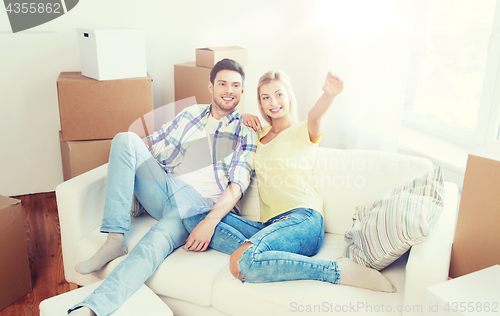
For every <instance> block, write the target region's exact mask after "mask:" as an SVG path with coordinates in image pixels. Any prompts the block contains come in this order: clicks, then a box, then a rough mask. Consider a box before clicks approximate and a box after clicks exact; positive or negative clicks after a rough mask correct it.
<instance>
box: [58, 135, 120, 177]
mask: <svg viewBox="0 0 500 316" xmlns="http://www.w3.org/2000/svg"><path fill="white" fill-rule="evenodd" d="M59 139H60V143H61V160H62V166H63V177H64V181H67V180H69V179H71V178H74V177H76V176H78V175H81V174H82V173H85V172H87V171H89V170H92V169H94V168H97V167H99V166H102V165H103V164H105V163H107V162H108V159H109V150H110V149H111V139H102V140H73V141H64V140H63V139H62V134H61V132H59Z"/></svg>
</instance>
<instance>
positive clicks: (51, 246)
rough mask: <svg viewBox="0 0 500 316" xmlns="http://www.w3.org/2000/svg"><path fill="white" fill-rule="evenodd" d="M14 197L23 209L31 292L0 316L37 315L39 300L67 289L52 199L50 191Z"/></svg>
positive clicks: (57, 219) (57, 221) (54, 203)
mask: <svg viewBox="0 0 500 316" xmlns="http://www.w3.org/2000/svg"><path fill="white" fill-rule="evenodd" d="M14 198H16V199H19V200H21V203H22V206H23V213H24V227H25V229H26V241H27V247H28V256H29V260H30V270H31V282H32V285H33V292H31V293H30V294H28V295H26V296H25V297H23V298H22V299H20V300H18V301H17V302H15V303H14V304H12V305H10V306H9V307H7V308H5V309H3V310H2V311H0V315H1V316H31V315H36V316H38V315H40V310H39V309H38V305H40V302H41V301H43V300H44V299H46V298H49V297H52V296H55V295H58V294H62V293H65V292H68V291H69V290H70V286H69V283H67V282H66V281H65V280H64V272H63V261H62V251H61V235H60V230H59V217H58V215H57V205H56V196H55V193H54V192H50V193H39V194H30V195H23V196H18V197H14Z"/></svg>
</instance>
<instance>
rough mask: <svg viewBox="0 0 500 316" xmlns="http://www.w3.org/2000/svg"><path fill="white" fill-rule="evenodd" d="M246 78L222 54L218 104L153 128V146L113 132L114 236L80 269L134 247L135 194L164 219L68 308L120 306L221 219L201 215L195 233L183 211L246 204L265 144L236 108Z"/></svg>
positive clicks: (104, 310)
mask: <svg viewBox="0 0 500 316" xmlns="http://www.w3.org/2000/svg"><path fill="white" fill-rule="evenodd" d="M244 78H245V74H244V72H243V69H242V67H241V66H240V65H239V64H238V63H237V62H235V61H233V60H230V59H224V60H221V61H220V62H218V63H217V64H216V65H215V66H214V67H213V68H212V71H211V73H210V83H209V85H208V89H209V90H210V93H211V94H212V104H211V105H193V106H191V107H189V108H187V109H185V110H184V111H182V112H181V113H179V114H178V115H177V116H176V117H175V119H174V120H173V121H172V122H169V123H167V124H165V125H164V126H163V127H162V128H161V129H160V130H159V131H157V132H155V133H153V134H152V135H150V136H148V139H149V141H150V143H151V144H150V146H149V148H148V147H147V146H146V145H145V143H144V142H143V141H142V140H141V139H140V138H139V136H137V135H136V134H133V133H120V134H118V135H117V136H116V137H115V138H114V139H113V141H112V145H111V152H110V158H109V164H108V183H107V191H106V202H105V206H104V217H103V221H102V226H101V232H104V233H108V237H107V240H106V242H105V243H104V245H103V246H102V247H101V248H100V249H99V250H98V251H97V253H96V254H95V255H94V256H93V257H92V258H90V259H89V260H87V261H84V262H81V263H79V264H78V265H77V266H76V270H77V271H78V272H79V273H82V274H87V273H91V272H94V271H96V270H99V269H101V268H102V267H103V266H104V265H105V264H106V263H107V262H109V261H111V260H113V259H115V258H117V257H119V256H121V255H124V254H125V253H126V249H125V245H124V242H123V237H124V234H125V233H126V232H127V231H128V228H129V224H130V209H131V204H132V200H133V196H134V194H135V197H136V198H137V202H139V203H140V204H139V203H134V204H135V206H136V207H135V211H136V210H137V209H145V210H146V211H147V212H148V213H149V214H150V215H151V216H152V217H154V218H155V219H157V220H158V223H156V224H155V225H154V226H153V227H151V229H150V230H149V232H148V233H147V234H146V235H145V236H144V237H143V238H142V239H141V241H140V242H139V243H138V244H137V245H136V246H135V247H134V249H132V251H131V252H130V254H129V255H128V257H127V258H126V259H125V260H123V261H122V262H121V263H120V264H119V265H118V266H117V267H116V268H115V269H114V270H113V272H112V273H111V274H110V275H109V276H108V277H107V278H106V280H105V281H104V282H103V284H102V285H101V286H100V287H99V288H97V289H96V290H95V291H94V293H92V294H91V295H90V296H89V297H87V298H86V299H85V300H84V301H83V302H81V303H79V304H77V305H75V306H74V307H72V308H71V309H70V310H69V311H68V313H71V315H93V313H95V314H97V315H99V316H100V315H108V314H110V313H112V312H113V311H115V310H116V309H117V308H118V307H120V306H121V305H122V304H123V302H124V301H125V300H127V298H128V297H130V295H132V294H133V293H134V292H135V291H136V290H137V289H138V288H139V287H140V286H141V285H142V284H143V283H144V281H146V280H147V279H148V278H149V277H150V276H151V275H152V274H153V272H154V271H155V270H156V268H157V267H158V266H159V265H160V264H161V263H162V262H163V260H164V258H165V257H166V256H168V255H169V254H170V253H171V252H172V251H173V250H174V249H176V248H177V247H180V246H182V245H183V244H184V243H185V241H186V239H187V238H188V236H189V240H194V241H197V240H201V239H206V238H207V237H206V236H211V234H213V231H214V229H215V226H216V225H217V223H216V221H205V222H203V223H200V224H199V225H198V226H196V227H195V229H194V230H193V232H192V233H191V234H189V233H188V232H187V231H186V229H185V228H184V226H183V225H182V221H181V219H182V218H184V217H187V216H190V213H189V212H190V211H192V210H196V209H197V208H199V207H203V208H210V209H211V210H212V211H213V215H217V216H219V217H220V218H222V217H224V216H225V215H226V214H228V213H229V212H230V211H231V210H233V209H235V210H236V211H239V208H238V205H237V203H238V201H239V199H240V197H241V196H242V194H243V193H244V192H245V190H246V189H247V187H248V185H249V183H250V175H251V172H252V169H253V155H254V153H255V150H256V148H257V137H256V135H255V134H254V132H253V130H251V129H250V128H248V127H246V126H244V124H243V123H242V120H241V115H240V114H239V113H238V111H237V110H236V106H237V105H238V103H239V101H240V98H241V94H242V93H243V81H244ZM204 136H206V137H204ZM203 149H207V152H206V154H203V152H202V150H203ZM200 157H202V158H201V159H202V161H206V159H203V157H205V158H206V157H209V158H208V163H205V164H204V163H203V162H201V163H200ZM134 202H136V201H135V200H134ZM133 211H134V209H133ZM123 280H126V281H123Z"/></svg>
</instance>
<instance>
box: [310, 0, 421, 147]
mask: <svg viewBox="0 0 500 316" xmlns="http://www.w3.org/2000/svg"><path fill="white" fill-rule="evenodd" d="M414 4H415V2H414V1H398V0H379V1H368V0H365V1H362V0H354V1H336V0H323V1H321V2H320V3H319V8H320V9H319V10H318V11H319V12H320V13H319V19H320V20H321V23H322V25H324V28H325V29H327V32H325V34H326V33H328V36H327V40H328V46H329V47H328V51H329V54H328V56H329V58H328V66H329V68H330V69H334V70H336V71H337V72H339V73H340V74H341V75H342V76H343V78H344V84H345V88H344V91H343V93H342V94H341V95H340V96H339V97H338V99H337V100H336V101H335V106H334V107H333V108H332V109H331V110H330V111H329V112H328V113H327V114H326V116H325V121H326V122H327V123H326V124H325V128H324V130H325V133H328V134H329V135H334V137H328V139H324V141H323V146H326V147H334V148H346V149H370V150H381V151H389V152H396V151H397V144H398V137H399V131H400V128H401V120H402V109H403V104H404V99H405V92H406V86H407V78H408V71H409V65H410V58H411V51H412V43H413V42H414V40H415V38H414V32H413V25H414V22H413V21H414V16H413V8H414Z"/></svg>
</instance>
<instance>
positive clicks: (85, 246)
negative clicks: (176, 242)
mask: <svg viewBox="0 0 500 316" xmlns="http://www.w3.org/2000/svg"><path fill="white" fill-rule="evenodd" d="M156 223H157V221H156V220H155V219H153V218H152V217H150V216H149V215H147V214H142V215H141V216H138V217H132V219H131V225H130V231H129V232H128V233H127V234H125V243H126V245H127V248H128V250H129V251H130V250H132V249H133V248H134V247H135V245H137V243H138V242H139V241H140V240H141V238H142V237H143V236H144V235H145V234H146V233H147V232H148V231H149V229H150V228H151V226H153V225H154V224H156ZM105 241H106V234H103V233H100V232H99V227H97V228H95V229H94V230H93V231H91V232H90V233H88V234H87V235H86V236H85V237H84V238H82V239H81V240H80V241H79V242H78V244H77V250H76V262H80V261H82V260H87V259H88V258H90V257H91V256H92V255H93V254H94V253H95V252H96V251H97V250H98V249H99V248H100V247H101V246H102V244H103V243H104V242H105ZM126 257H127V256H126V255H125V256H122V257H119V258H117V259H115V260H113V261H111V262H110V263H108V264H107V265H106V266H105V267H104V269H101V270H99V271H96V272H94V273H92V274H93V275H94V276H96V277H98V278H99V279H104V278H106V277H107V276H108V275H109V274H110V273H111V272H112V271H113V269H114V268H115V267H116V266H117V265H118V264H119V263H120V262H121V261H123V260H124V259H125V258H126ZM228 264H229V255H226V254H224V253H220V252H218V251H215V250H211V249H209V250H207V251H205V252H203V253H198V252H192V251H186V250H183V249H182V248H178V249H176V250H174V252H173V253H171V254H170V255H169V256H168V257H167V258H166V259H165V261H164V262H163V263H162V264H161V265H160V266H159V267H158V269H157V270H156V271H155V273H154V274H153V275H152V276H151V277H150V278H149V279H148V280H147V281H146V284H147V285H148V286H149V287H150V288H151V289H152V290H153V291H154V292H155V293H156V294H158V295H162V296H169V297H173V298H177V299H181V300H185V301H188V302H191V303H194V304H197V305H201V306H210V305H211V301H212V289H213V283H214V280H215V277H216V276H217V275H218V274H219V272H220V271H221V270H222V269H223V268H225V267H227V265H228Z"/></svg>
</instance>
